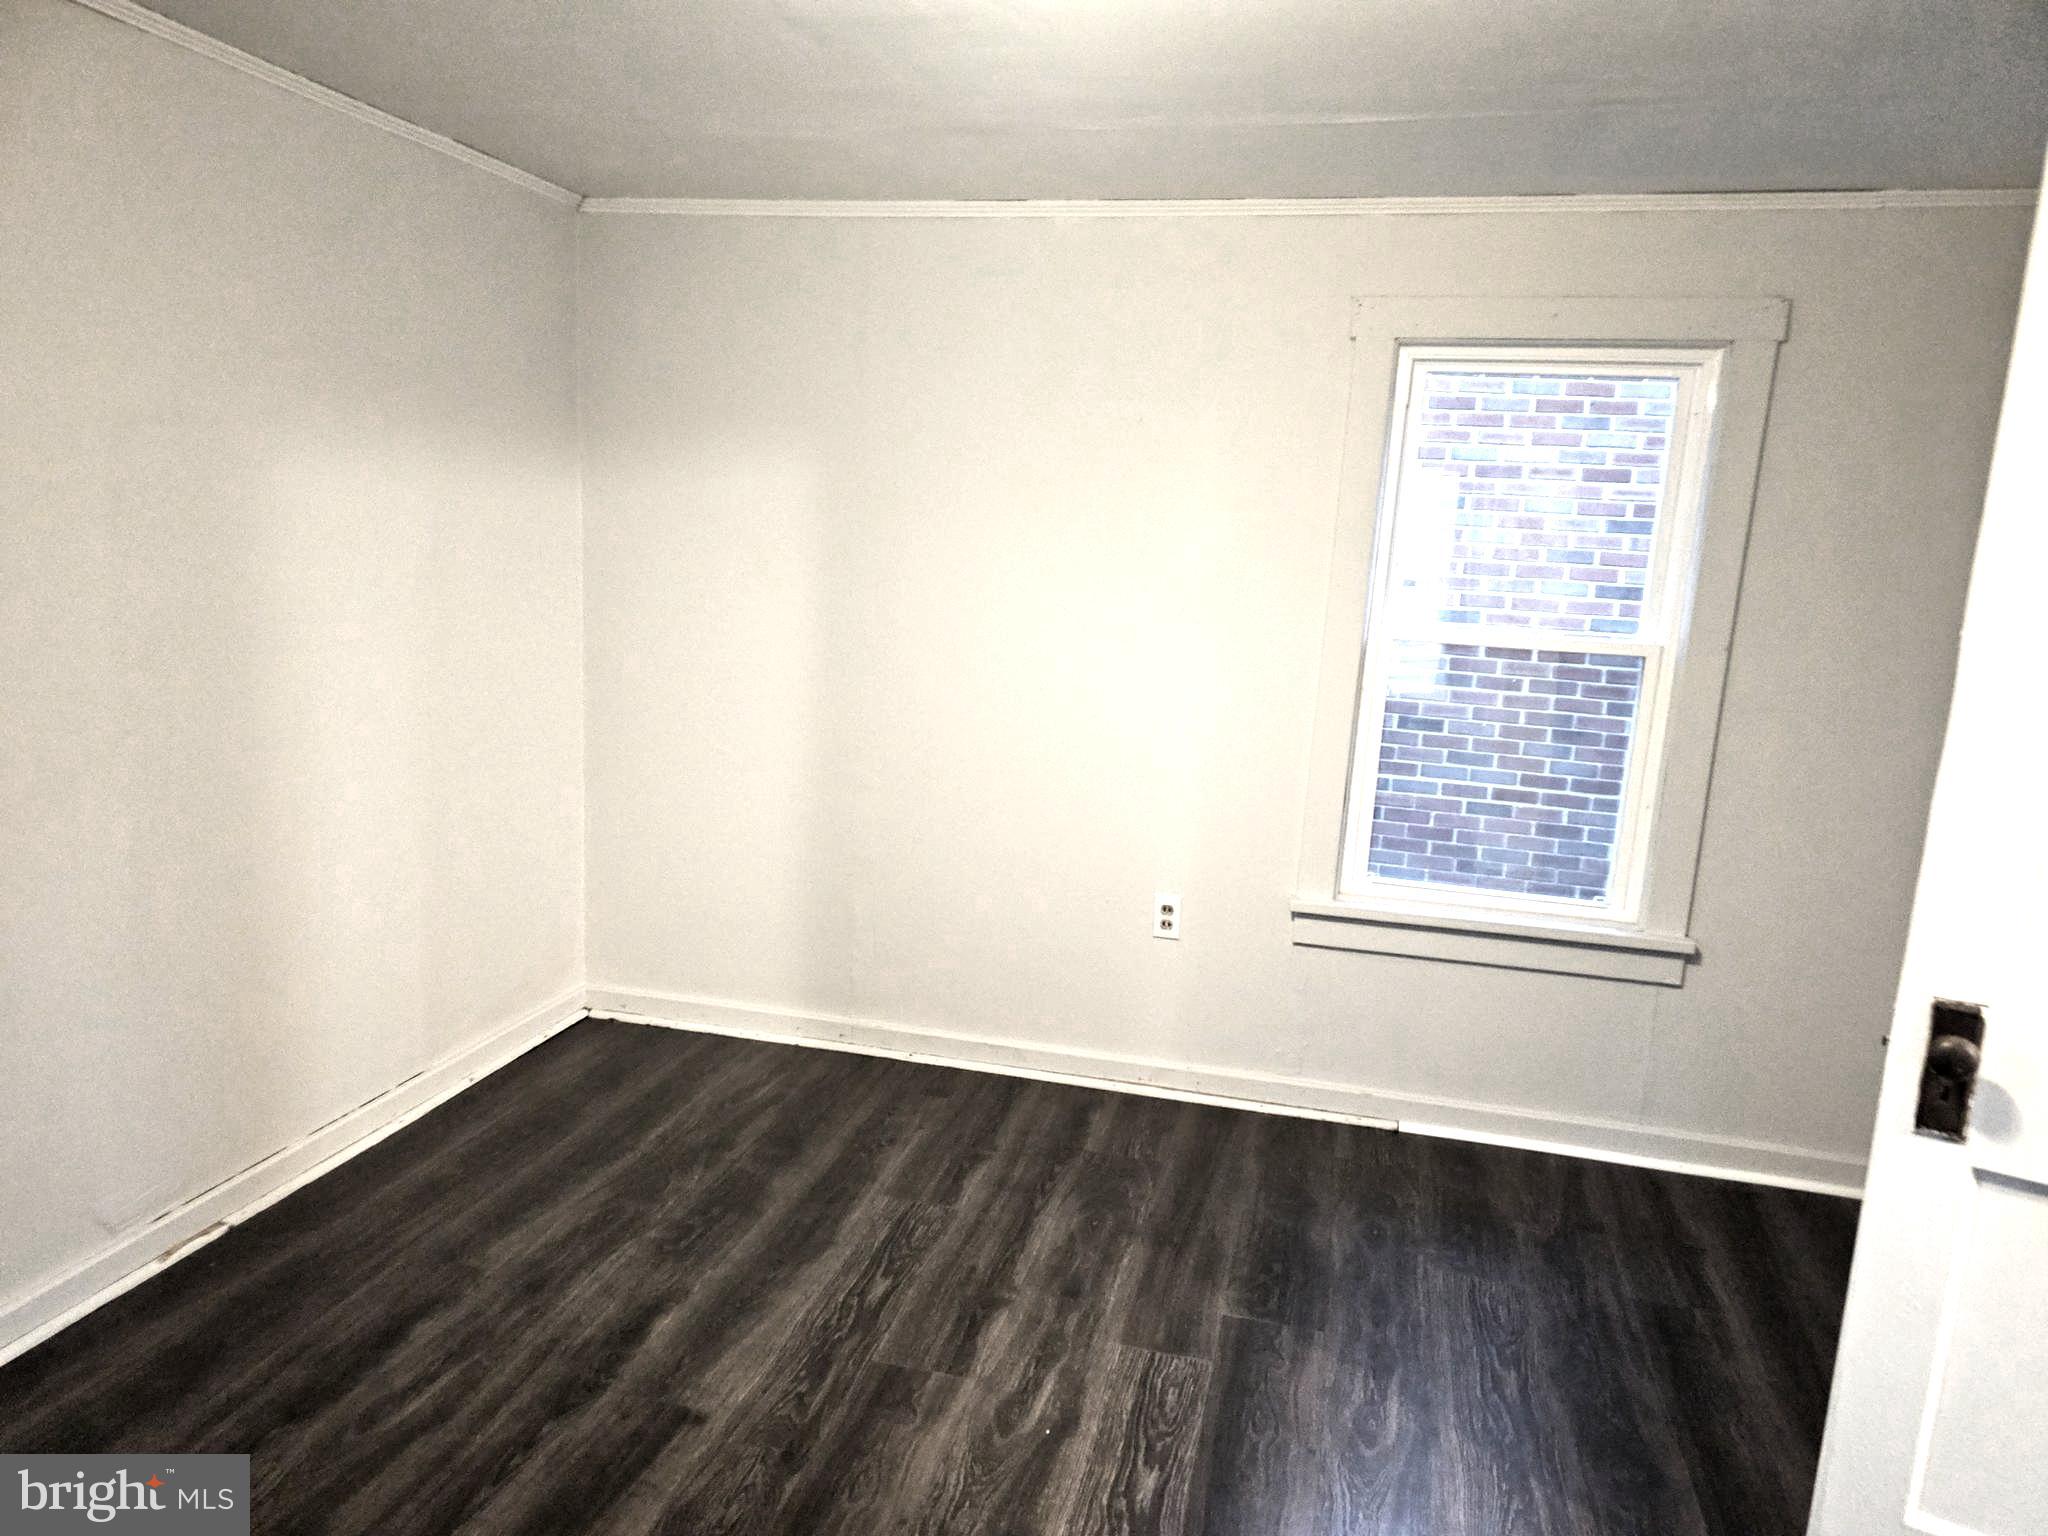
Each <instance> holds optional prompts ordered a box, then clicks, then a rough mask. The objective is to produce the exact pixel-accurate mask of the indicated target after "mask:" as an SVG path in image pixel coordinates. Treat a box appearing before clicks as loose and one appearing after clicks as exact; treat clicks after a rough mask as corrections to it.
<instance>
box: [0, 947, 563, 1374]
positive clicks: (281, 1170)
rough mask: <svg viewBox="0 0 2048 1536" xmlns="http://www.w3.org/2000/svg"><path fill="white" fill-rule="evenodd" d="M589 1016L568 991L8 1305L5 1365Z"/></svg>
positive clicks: (1, 1328) (1, 1315)
mask: <svg viewBox="0 0 2048 1536" xmlns="http://www.w3.org/2000/svg"><path fill="white" fill-rule="evenodd" d="M588 1012H589V1010H588V1009H586V1008H585V1007H584V1005H583V988H581V987H574V988H571V989H569V990H567V991H564V992H561V993H558V994H557V995H556V996H554V997H552V998H550V999H549V1000H548V1001H547V1002H545V1003H542V1004H541V1005H540V1006H539V1007H537V1008H533V1009H529V1010H528V1011H527V1012H525V1013H523V1014H521V1015H520V1016H519V1017H518V1018H516V1019H514V1020H513V1021H512V1022H511V1023H510V1024H507V1025H505V1026H503V1027H501V1028H499V1029H496V1030H493V1031H492V1032H491V1033H490V1034H489V1035H487V1036H485V1037H484V1038H483V1039H482V1040H479V1041H477V1042H475V1043H473V1044H471V1045H468V1046H465V1047H463V1048H462V1049H461V1050H459V1051H457V1052H455V1053H454V1054H452V1055H450V1056H447V1057H444V1058H443V1059H442V1060H441V1061H439V1062H436V1063H435V1064H434V1065H433V1066H431V1067H428V1068H426V1069H425V1070H424V1071H421V1072H417V1073H415V1074H414V1075H413V1076H411V1077H409V1078H407V1079H406V1080H405V1081H404V1082H402V1083H399V1084H397V1085H396V1086H394V1087H392V1088H388V1089H386V1090H385V1091H384V1092H383V1093H380V1094H378V1095H377V1096H376V1097H375V1098H373V1099H370V1100H368V1101H367V1102H365V1103H363V1104H359V1105H357V1106H356V1107H355V1108H354V1109H352V1110H349V1111H347V1112H346V1113H344V1114H341V1115H338V1116H336V1117H335V1118H334V1119H332V1120H329V1121H328V1122H327V1123H326V1124H324V1125H321V1126H317V1127H315V1128H314V1129H313V1130H311V1131H308V1132H307V1133H306V1134H305V1135H303V1136H301V1137H299V1138H298V1139H297V1140H295V1141H293V1142H291V1143H289V1144H288V1145H286V1146H283V1147H280V1148H279V1149H278V1150H277V1151H275V1152H273V1153H271V1154H270V1155H269V1156H268V1157H265V1158H263V1159H261V1160H260V1161H258V1162H255V1163H252V1164H250V1165H249V1166H248V1167H247V1168H244V1169H243V1170H242V1171H241V1172H240V1173H237V1174H232V1175H230V1176H229V1177H228V1178H225V1179H223V1180H221V1181H220V1182H219V1183H218V1184H215V1185H213V1186H212V1187H210V1188H208V1189H204V1190H201V1191H200V1192H199V1193H198V1194H196V1195H194V1196H192V1197H191V1198H190V1199H187V1200H183V1201H180V1202H179V1203H178V1204H177V1205H174V1206H172V1207H171V1208H170V1209H169V1210H167V1211H164V1212H163V1213H162V1214H160V1215H158V1216H156V1217H154V1218H153V1219H151V1220H150V1221H148V1222H146V1223H145V1224H144V1225H142V1226H141V1227H140V1228H138V1229H137V1230H135V1231H133V1232H131V1233H129V1234H127V1235H126V1236H124V1237H122V1238H120V1239H118V1240H117V1241H116V1242H115V1243H113V1244H112V1246H110V1247H108V1248H106V1249H103V1250H102V1251H101V1252H99V1253H98V1254H95V1255H94V1256H93V1257H92V1258H90V1259H87V1260H86V1261H85V1262H84V1263H82V1264H79V1265H76V1266H74V1267H73V1268H71V1269H69V1270H67V1271H65V1272H64V1273H63V1274H61V1275H59V1276H58V1277H57V1278H56V1279H54V1280H50V1281H45V1282H43V1283H41V1284H39V1285H37V1286H36V1288H35V1289H33V1290H31V1291H29V1292H26V1293H24V1294H21V1295H18V1296H15V1297H12V1298H9V1299H8V1300H6V1301H4V1302H0V1364H5V1363H6V1362H7V1361H9V1360H12V1359H13V1358H14V1357H15V1356H16V1355H19V1354H23V1353H25V1352H26V1351H28V1350H30V1349H33V1348H34V1347H35V1346H36V1345H37V1344H40V1343H41V1342H42V1341H43V1340H44V1339H47V1338H49V1337H50V1336H51V1335H52V1334H54V1333H57V1332H58V1331H60V1330H61V1329H63V1328H66V1327H68V1326H69V1325H70V1324H72V1323H74V1322H76V1321H78V1319H80V1318H81V1317H84V1316H86V1315H87V1314H88V1313H90V1312H92V1311H94V1310H96V1309H97V1308H99V1307H102V1306H104V1305H106V1304H107V1303H108V1302H110V1301H112V1300H113V1299H114V1298H115V1297H117V1296H119V1295H121V1294H122V1293H123V1292H124V1291H128V1290H132V1289H133V1288H134V1287H136V1286H138V1285H140V1284H141V1283H142V1282H143V1281H145V1280H147V1279H149V1278H150V1276H152V1275H156V1274H160V1273H161V1272H162V1271H164V1270H166V1269H168V1268H169V1267H170V1266H171V1265H173V1264H175V1263H177V1262H178V1261H179V1260H180V1259H183V1258H187V1257H189V1256H190V1255H192V1254H194V1253H197V1252H198V1251H199V1250H200V1249H201V1248H204V1247H205V1246H206V1245H207V1244H209V1243H211V1242H212V1241H214V1239H216V1238H218V1237H221V1236H223V1235H225V1234H226V1233H227V1232H229V1231H230V1230H232V1229H233V1228H234V1227H237V1226H239V1225H240V1224H241V1223H243V1222H245V1221H247V1220H248V1219H249V1218H250V1217H252V1216H254V1215H256V1214H257V1213H258V1212H259V1211H263V1210H266V1209H268V1208H269V1207H270V1206H272V1205H275V1204H276V1203H277V1202H278V1201H280V1200H282V1199H283V1198H284V1197H285V1196H286V1195H289V1194H290V1193H292V1191H293V1190H296V1189H299V1188H302V1187H303V1186H305V1185H307V1184H310V1183H311V1182H312V1181H313V1180H315V1179H317V1178H319V1177H320V1176H321V1175H322V1174H324V1173H327V1172H330V1171H331V1170H333V1169H334V1168H337V1167H339V1166H340V1165H341V1164H342V1163H345V1162H347V1161H348V1160H349V1159H350V1158H352V1157H355V1156H357V1155H358V1154H360V1153H363V1152H366V1151H368V1150H369V1149H370V1148H371V1147H373V1146H375V1145H376V1144H377V1143H378V1142H380V1141H382V1140H383V1139H384V1138H385V1137H387V1136H389V1135H391V1134H392V1133H393V1132H395V1131H398V1130H402V1129H403V1128H404V1127H405V1126H407V1125H410V1124H411V1123H412V1122H413V1121H415V1120H417V1119H418V1118H419V1117H420V1116H421V1115H424V1114H426V1113H427V1112H428V1111H429V1110H432V1109H437V1108H439V1107H440V1106H441V1105H443V1104H445V1103H447V1102H448V1100H450V1099H452V1098H454V1097H455V1095H456V1094H458V1093H460V1092H462V1090H463V1089H465V1088H468V1087H470V1086H471V1085H472V1084H475V1083H477V1082H479V1081H481V1080H482V1079H483V1078H485V1077H488V1076H489V1075H490V1074H491V1073H493V1072H495V1071H497V1070H498V1069H499V1068H500V1067H502V1066H505V1065H506V1064H508V1063H509V1062H512V1061H514V1060H516V1059H517V1058H518V1057H520V1056H523V1055H524V1054H525V1053H526V1052H528V1051H530V1050H532V1049H533V1047H535V1046H536V1045H539V1044H540V1043H541V1042H542V1041H543V1040H546V1039H548V1038H549V1037H550V1036H552V1035H555V1034H558V1033H559V1032H561V1031H562V1030H564V1029H566V1028H568V1027H569V1026H570V1025H571V1024H574V1023H576V1022H577V1021H578V1020H579V1019H582V1018H584V1017H585V1016H586V1014H587V1013H588Z"/></svg>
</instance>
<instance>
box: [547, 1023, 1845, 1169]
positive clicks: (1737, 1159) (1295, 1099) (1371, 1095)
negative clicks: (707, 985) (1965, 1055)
mask: <svg viewBox="0 0 2048 1536" xmlns="http://www.w3.org/2000/svg"><path fill="white" fill-rule="evenodd" d="M584 1001H585V1002H586V1004H587V1005H588V1007H589V1009H590V1011H591V1012H592V1013H593V1014H596V1015H598V1016H599V1017H602V1018H613V1019H624V1020H626V1021H628V1022H632V1023H640V1024H656V1025H662V1026H665V1027H668V1028H676V1029H693V1030H702V1031H705V1032H707V1033H711V1034H724V1035H738V1036H743V1037H745V1038H747V1039H753V1040H773V1041H778V1042H782V1043H785V1044H790V1045H808V1046H820V1047H825V1048H828V1049H833V1050H847V1051H859V1052H863V1053H865V1054H868V1055H876V1056H890V1057H895V1058H898V1059H901V1060H914V1061H928V1062H933V1063H935V1064H939V1065H943V1066H953V1067H966V1068H970V1069H972V1070H976V1071H982V1072H1000V1073H1006V1074H1009V1075H1011V1076H1015V1077H1031V1078H1041V1079H1046V1080H1050V1081H1053V1082H1066V1083H1079V1084H1082V1085H1085V1086H1088V1087H1095V1088H1113V1089H1118V1090H1121V1091H1123V1092H1127V1093H1144V1094H1152V1095H1156V1096H1161V1097H1168V1098H1180V1099H1192V1100H1197V1101H1200V1102H1204V1103H1218V1104H1228V1105H1232V1106H1235V1107H1237V1108H1242V1109H1256V1110H1264V1111H1267V1112H1270V1113H1274V1114H1286V1115H1309V1116H1314V1117H1317V1118H1321V1119H1329V1120H1343V1121H1349V1122H1353V1123H1357V1124H1365V1125H1376V1126H1380V1127H1382V1128H1384V1129H1389V1130H1402V1131H1408V1132H1412V1133H1414V1134H1416V1135H1422V1136H1444V1137H1449V1138H1452V1139H1454V1140H1459V1141H1477V1142H1487V1143H1490V1144H1493V1145H1496V1146H1508V1147H1523V1148H1528V1149H1531V1150H1534V1151H1541V1152H1559V1153H1565V1154H1567V1155H1570V1156H1573V1157H1590V1158H1594V1159H1597V1160H1600V1161H1603V1162H1614V1163H1629V1164H1633V1165H1635V1166H1638V1167H1644V1168H1663V1169H1669V1170H1671V1171H1674V1172H1678V1173H1692V1174H1701V1175H1705V1176H1707V1177H1710V1178H1721V1179H1741V1180H1743V1181H1745V1182H1748V1183H1753V1184H1770V1185H1776V1186H1779V1187H1782V1188H1786V1189H1804V1190H1813V1191H1817V1192H1819V1193H1823V1194H1830V1195H1848V1196H1851V1197H1859V1196H1860V1195H1861V1194H1862V1190H1863V1162H1862V1160H1861V1159H1860V1158H1851V1157H1841V1156H1837V1155H1834V1154H1831V1153H1826V1152H1814V1151H1809V1150H1806V1149H1804V1148H1799V1147H1788V1146H1780V1145H1777V1144H1775V1143H1771V1142H1761V1141H1747V1140H1743V1139H1741V1138H1738V1137H1732V1136H1702V1135H1696V1134H1688V1133H1686V1132H1681V1131H1668V1130H1660V1129H1658V1128H1655V1127H1652V1126H1642V1125H1630V1124H1627V1123H1626V1122H1622V1121H1613V1120H1596V1119H1587V1118H1575V1117H1571V1116H1565V1115H1546V1114H1541V1113H1536V1112H1532V1111H1529V1110H1521V1109H1507V1108H1502V1107H1500V1106H1498V1105H1488V1104H1474V1103H1466V1102H1462V1101H1459V1100H1455V1099H1438V1098H1431V1097H1428V1096H1425V1095H1419V1094H1406V1093H1390V1092H1385V1091H1382V1090H1379V1089H1374V1088H1368V1087H1364V1086H1362V1085H1356V1084H1350V1083H1333V1082H1326V1081H1319V1080H1317V1079H1314V1078H1305V1077H1285V1076H1281V1075H1278V1074H1274V1073H1266V1072H1247V1071H1239V1070H1235V1069H1230V1068H1219V1067H1198V1066H1189V1065H1186V1064H1183V1063H1177V1062H1165V1061H1155V1060H1148V1059H1146V1058H1143V1057H1137V1056H1120V1055H1115V1054H1112V1053H1110V1052H1105V1051H1088V1050H1075V1049H1067V1048H1062V1047H1057V1046H1048V1045H1040V1044H1035V1043H1033V1042H1030V1041H1024V1040H1003V1039H993V1038H989V1037H987V1036H981V1035H970V1034H962V1033H956V1032H954V1031H951V1030H938V1029H923V1028H917V1027H913V1026H910V1025H904V1024H888V1023H883V1022H880V1021H878V1020H874V1019H855V1018H843V1017H839V1016H835V1015H830V1014H805V1013H794V1012H789V1011H786V1010H783V1009H778V1008H763V1007H755V1006H751V1005H748V1004H742V1003H734V1002H727V1001H722V1000H720V999H717V998H706V997H687V996H683V995H680V994H677V993H670V992H651V991H645V990H638V989H634V988H628V987H615V986H593V987H592V988H591V989H590V990H589V992H588V993H587V994H586V995H585V998H584Z"/></svg>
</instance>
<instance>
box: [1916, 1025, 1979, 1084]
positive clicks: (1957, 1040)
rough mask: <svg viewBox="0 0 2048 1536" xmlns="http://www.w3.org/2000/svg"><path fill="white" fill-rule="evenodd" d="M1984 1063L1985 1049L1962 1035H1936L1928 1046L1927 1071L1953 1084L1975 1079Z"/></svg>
mask: <svg viewBox="0 0 2048 1536" xmlns="http://www.w3.org/2000/svg"><path fill="white" fill-rule="evenodd" d="M1983 1061H1984V1051H1983V1048H1982V1047H1981V1046H1979V1045H1978V1044H1977V1042H1976V1041H1974V1040H1965V1039H1964V1038H1963V1037H1962V1036H1961V1035H1936V1036H1935V1037H1934V1038H1933V1039H1932V1040H1931V1041H1929V1042H1928V1045H1927V1070H1928V1071H1929V1072H1932V1073H1933V1074H1934V1075H1935V1076H1936V1077H1939V1078H1943V1079H1945V1080H1946V1081H1948V1082H1951V1083H1960V1082H1965V1081H1967V1080H1968V1079H1970V1078H1973V1077H1975V1076H1976V1075H1977V1068H1978V1067H1979V1066H1980V1065H1982V1063H1983Z"/></svg>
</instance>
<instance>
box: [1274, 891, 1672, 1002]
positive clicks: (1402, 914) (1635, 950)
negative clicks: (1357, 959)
mask: <svg viewBox="0 0 2048 1536" xmlns="http://www.w3.org/2000/svg"><path fill="white" fill-rule="evenodd" d="M1293 914H1294V942H1295V943H1297V944H1301V945H1306V946H1308V947H1310V948H1314V949H1352V950H1362V951H1365V952H1368V953H1371V954H1380V955H1407V956H1410V957H1412V958H1414V959H1418V960H1441V961H1447V962H1450V963H1452V964H1457V965H1493V966H1502V967H1505V968H1507V969H1509V970H1518V971H1554V972H1558V973H1560V974H1562V975H1567V976H1598V977H1603V978H1605V979H1608V980H1611V981H1635V982H1644V983H1647V984H1649V985H1652V986H1663V987H1676V986H1682V985H1684V982H1685V967H1686V962H1687V961H1688V960H1691V959H1693V958H1694V957H1695V956H1697V955H1698V954H1699V946H1698V945H1697V944H1695V943H1693V941H1692V940H1691V939H1689V938H1686V937H1685V936H1684V935H1682V934H1661V933H1641V932H1637V931H1634V930H1631V929H1621V928H1606V927H1602V926H1601V925H1599V924H1597V923H1575V922H1572V921H1570V920H1569V919H1560V920H1553V921H1521V920H1516V919H1509V918H1500V917H1479V916H1476V915H1475V916H1466V915H1465V914H1463V913H1453V912H1431V911H1423V910H1408V909H1403V908H1398V907H1369V906H1363V905H1360V904H1357V903H1352V902H1335V901H1321V900H1314V899H1309V898H1297V899H1296V900H1295V902H1294V904H1293Z"/></svg>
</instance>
